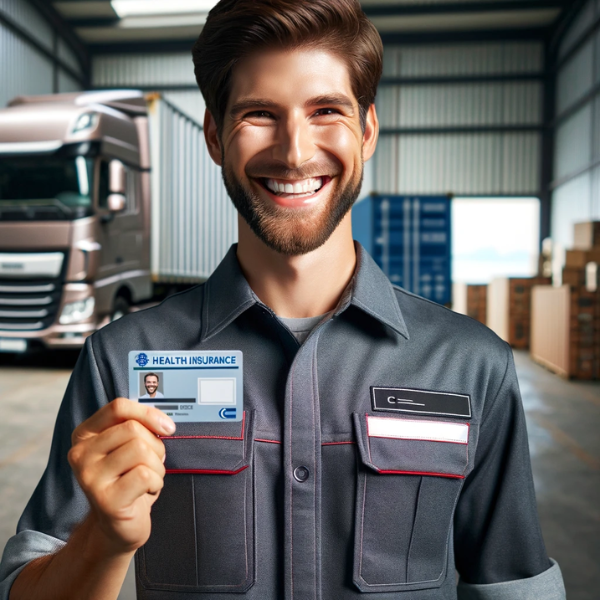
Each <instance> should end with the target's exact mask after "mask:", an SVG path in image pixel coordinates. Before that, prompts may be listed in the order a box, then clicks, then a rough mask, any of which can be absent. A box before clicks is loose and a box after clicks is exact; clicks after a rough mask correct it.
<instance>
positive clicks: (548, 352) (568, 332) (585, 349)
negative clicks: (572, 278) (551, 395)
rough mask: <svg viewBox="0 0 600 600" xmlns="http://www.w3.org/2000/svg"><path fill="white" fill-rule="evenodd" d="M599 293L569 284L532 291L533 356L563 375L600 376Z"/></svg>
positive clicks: (578, 377) (539, 287)
mask: <svg viewBox="0 0 600 600" xmlns="http://www.w3.org/2000/svg"><path fill="white" fill-rule="evenodd" d="M599 306H600V296H599V295H598V294H595V293H590V292H586V291H585V289H584V290H576V289H574V288H572V287H571V286H569V285H564V286H562V287H551V286H536V287H534V288H533V290H532V309H531V311H532V315H531V357H532V358H533V360H535V361H536V362H538V363H540V364H542V365H544V366H545V367H547V368H548V369H550V370H551V371H554V372H555V373H558V374H559V375H562V376H563V377H573V378H576V379H596V378H598V376H599V375H600V321H599V318H598V314H599Z"/></svg>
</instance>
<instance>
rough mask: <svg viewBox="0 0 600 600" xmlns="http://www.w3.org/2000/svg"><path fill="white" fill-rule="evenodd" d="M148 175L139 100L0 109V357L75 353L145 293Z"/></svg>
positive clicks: (34, 103) (18, 102)
mask: <svg viewBox="0 0 600 600" xmlns="http://www.w3.org/2000/svg"><path fill="white" fill-rule="evenodd" d="M149 171H150V151H149V140H148V114H147V105H146V101H145V98H144V96H143V95H142V93H141V92H135V91H134V92H132V91H110V92H87V93H80V94H57V95H52V96H36V97H22V98H16V99H15V100H13V101H12V102H11V103H10V104H9V105H8V107H7V108H6V109H3V110H0V351H7V352H23V351H25V350H27V349H28V348H30V347H32V346H35V345H41V346H45V347H47V348H56V347H63V348H78V347H81V345H82V344H83V342H84V341H85V338H86V337H87V336H88V335H90V334H91V333H92V332H94V331H95V330H96V329H97V328H98V327H100V326H102V325H103V324H105V323H107V322H109V321H110V320H111V319H115V318H118V317H119V316H121V315H122V314H124V313H125V312H127V310H128V307H129V306H131V305H132V304H134V303H138V302H141V301H143V300H145V299H148V298H150V297H151V296H152V281H151V276H150V240H149V227H150V215H149V210H150V175H149Z"/></svg>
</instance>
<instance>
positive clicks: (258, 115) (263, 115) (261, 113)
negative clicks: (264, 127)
mask: <svg viewBox="0 0 600 600" xmlns="http://www.w3.org/2000/svg"><path fill="white" fill-rule="evenodd" d="M244 118H245V119H272V118H273V115H272V114H271V113H270V112H267V111H266V110H254V111H252V112H249V113H247V114H245V115H244Z"/></svg>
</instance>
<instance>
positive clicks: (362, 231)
mask: <svg viewBox="0 0 600 600" xmlns="http://www.w3.org/2000/svg"><path fill="white" fill-rule="evenodd" d="M352 233H353V235H354V239H355V240H357V241H359V242H360V243H361V244H362V245H363V246H364V247H365V248H366V250H367V252H369V254H371V256H372V257H373V258H374V259H375V261H376V262H377V264H378V265H379V266H380V267H381V269H382V270H383V272H384V273H385V274H386V275H387V276H388V277H389V278H390V280H391V281H392V283H394V284H396V285H399V286H401V287H403V288H404V289H406V290H408V291H410V292H414V293H415V294H419V296H423V297H424V298H428V299H429V300H433V301H434V302H439V303H440V304H448V303H449V302H450V299H451V281H452V279H451V200H450V198H449V197H448V196H378V195H372V196H369V197H368V198H365V199H364V200H362V201H361V202H359V203H358V204H356V205H355V206H354V208H353V209H352Z"/></svg>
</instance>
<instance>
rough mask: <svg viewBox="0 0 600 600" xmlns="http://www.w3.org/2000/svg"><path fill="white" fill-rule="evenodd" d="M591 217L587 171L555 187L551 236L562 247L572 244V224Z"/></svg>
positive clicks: (588, 175) (568, 246) (589, 183)
mask: <svg viewBox="0 0 600 600" xmlns="http://www.w3.org/2000/svg"><path fill="white" fill-rule="evenodd" d="M591 218H592V205H591V175H590V173H589V172H587V173H584V174H583V175H580V176H579V177H576V178H575V179H572V180H571V181H568V182H567V183H565V184H564V185H561V186H560V187H558V188H556V189H555V190H554V192H553V194H552V218H551V237H552V240H553V241H554V242H555V243H558V244H560V245H561V246H562V247H563V248H571V247H572V246H573V224H574V223H577V222H578V221H589V220H590V219H591Z"/></svg>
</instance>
